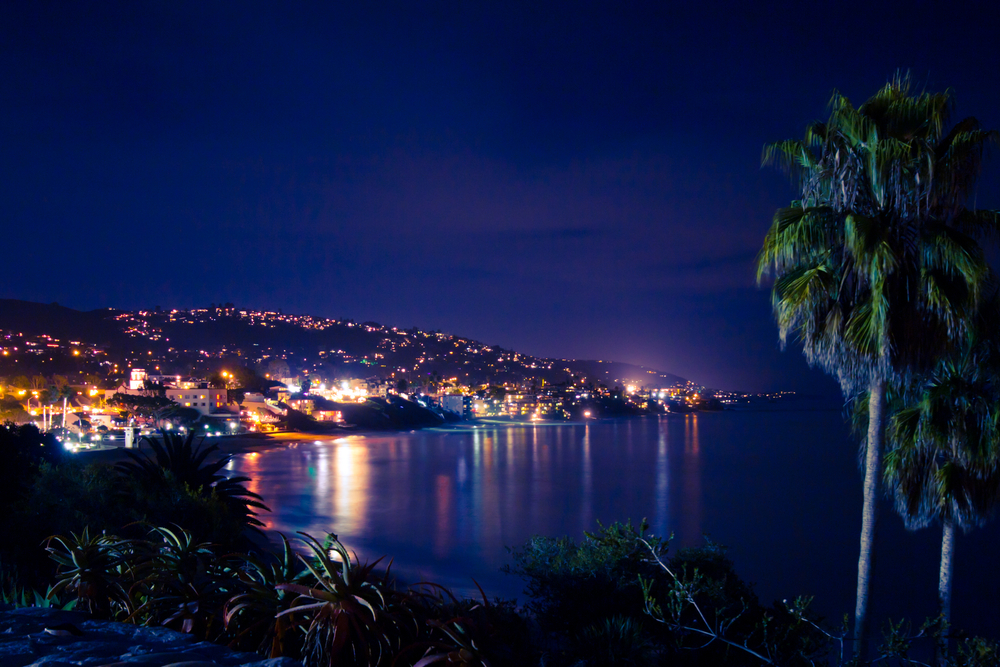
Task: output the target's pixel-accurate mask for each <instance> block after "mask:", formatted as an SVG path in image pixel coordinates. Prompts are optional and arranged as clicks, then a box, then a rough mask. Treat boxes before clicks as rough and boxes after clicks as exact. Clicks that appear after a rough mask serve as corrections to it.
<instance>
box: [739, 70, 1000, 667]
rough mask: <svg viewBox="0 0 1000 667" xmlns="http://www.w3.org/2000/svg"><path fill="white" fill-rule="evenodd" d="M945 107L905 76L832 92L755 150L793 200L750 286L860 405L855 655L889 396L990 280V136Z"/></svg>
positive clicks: (996, 222) (959, 324) (939, 348)
mask: <svg viewBox="0 0 1000 667" xmlns="http://www.w3.org/2000/svg"><path fill="white" fill-rule="evenodd" d="M950 107H951V100H950V95H949V94H948V93H939V94H930V93H920V94H911V84H910V81H909V79H908V77H896V78H895V79H893V80H892V81H890V82H889V83H888V84H886V86H885V87H884V88H882V90H880V91H879V92H878V93H876V94H875V95H874V96H873V97H871V98H870V99H869V100H868V101H867V102H865V103H864V104H862V105H861V106H860V107H858V108H855V107H854V106H853V105H852V104H851V103H850V101H849V100H848V99H847V98H846V97H844V96H843V95H840V94H837V93H835V94H834V95H833V99H832V100H831V113H830V118H829V120H828V121H827V122H825V123H823V122H817V123H814V124H812V125H811V126H810V127H809V128H808V130H807V131H806V135H805V138H804V139H802V140H788V141H783V142H779V143H776V144H771V145H769V146H766V147H765V149H764V160H763V161H764V162H765V163H773V162H778V163H779V164H780V165H781V166H783V167H785V168H786V169H788V170H789V171H790V172H791V173H793V174H794V175H795V176H796V177H797V179H798V185H799V188H800V191H801V195H800V199H798V200H796V201H793V202H792V203H791V205H790V206H788V207H785V208H781V209H779V210H778V211H777V212H776V213H775V215H774V220H773V222H772V225H771V228H770V230H769V231H768V233H767V236H766V237H765V239H764V245H763V248H762V249H761V252H760V255H759V256H758V260H757V277H758V281H760V280H762V279H763V278H764V277H765V276H768V275H771V276H773V277H774V279H775V280H774V285H773V288H772V304H773V307H774V313H775V317H776V319H777V323H778V328H779V333H780V338H781V341H782V343H784V342H786V341H787V339H788V337H789V336H790V335H791V336H792V337H793V338H798V339H799V340H800V341H801V343H802V346H803V351H804V353H805V355H806V358H807V360H808V361H809V362H810V363H811V364H813V365H818V366H820V367H822V368H824V369H825V370H826V371H827V372H830V373H832V374H834V375H836V376H837V378H838V379H839V381H840V384H841V388H842V390H843V392H844V394H845V395H846V396H848V397H853V396H856V395H858V394H860V393H862V392H865V391H867V392H868V396H869V410H868V412H869V416H870V418H869V423H868V429H867V436H866V437H865V439H864V449H863V452H864V461H865V464H864V465H865V481H864V504H863V510H862V522H861V523H862V528H861V544H860V555H859V558H858V586H857V605H856V607H855V619H854V621H855V635H856V637H857V639H858V645H857V651H858V653H859V655H862V656H863V655H864V654H865V653H866V652H867V642H866V639H867V610H868V590H869V581H870V571H871V549H872V544H873V542H874V538H875V514H876V512H875V510H876V501H877V495H878V485H879V480H880V478H881V471H882V449H883V447H882V440H883V431H884V418H885V414H884V407H885V399H886V387H887V385H888V384H889V383H890V382H899V381H905V380H906V379H907V378H909V377H911V376H912V375H913V374H914V373H917V372H921V371H923V370H925V369H927V368H929V367H931V366H932V365H933V363H934V361H935V359H937V357H938V356H939V355H941V354H942V353H944V352H945V351H947V350H949V349H951V348H953V347H954V346H955V345H957V343H958V341H960V340H962V339H963V337H964V336H965V335H966V333H967V330H968V323H969V321H970V319H971V318H972V316H973V314H974V313H975V310H976V308H977V305H978V302H979V298H980V292H981V289H982V283H983V281H984V279H985V277H986V274H987V265H986V261H985V259H984V257H983V252H982V250H981V248H980V247H979V245H978V243H977V241H976V238H977V237H978V236H980V235H983V234H986V233H990V232H995V231H996V230H997V228H998V226H1000V216H998V214H997V212H995V211H974V210H970V209H968V208H967V207H966V201H967V199H968V196H969V194H970V191H971V189H972V187H973V186H974V185H975V183H976V180H977V178H978V175H979V173H980V167H981V162H982V157H983V153H984V148H985V146H986V144H987V143H988V142H990V141H993V140H995V139H996V133H994V132H987V131H984V130H981V129H980V127H979V123H978V122H977V121H976V120H975V119H973V118H968V119H965V120H963V121H961V122H959V123H957V124H956V125H955V126H954V127H953V128H952V129H951V130H950V131H949V132H947V133H946V132H945V130H944V128H945V126H946V124H947V122H948V116H949V112H950Z"/></svg>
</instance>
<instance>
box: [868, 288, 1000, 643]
mask: <svg viewBox="0 0 1000 667" xmlns="http://www.w3.org/2000/svg"><path fill="white" fill-rule="evenodd" d="M991 305H993V306H994V307H992V308H990V309H989V311H990V312H989V313H988V317H987V318H982V319H981V320H980V322H981V325H982V326H980V327H979V331H978V332H977V335H976V336H975V337H974V338H973V339H972V340H970V341H969V343H968V344H967V345H966V346H965V347H964V349H963V350H961V352H959V353H958V354H955V355H952V356H950V357H946V358H944V359H942V360H941V361H940V362H939V363H938V365H937V367H936V368H935V369H934V371H933V372H932V373H931V375H930V376H929V377H928V378H927V380H926V381H925V382H923V383H921V385H920V386H918V387H917V388H916V390H915V391H911V392H909V396H908V397H907V398H908V399H909V400H908V401H907V405H906V406H905V407H903V408H902V409H900V410H899V411H898V412H896V413H895V414H894V415H893V416H892V418H891V420H890V423H889V429H888V433H887V435H888V444H889V450H888V452H887V453H886V458H885V472H884V478H885V483H886V486H887V487H888V488H889V489H890V490H891V491H892V493H893V496H894V498H895V500H896V509H897V511H898V512H899V513H900V515H901V516H902V517H903V520H904V521H905V523H906V526H907V528H909V529H911V530H916V529H919V528H925V527H926V526H928V525H930V524H931V523H932V522H934V521H940V522H941V526H942V538H941V565H940V569H939V575H938V599H939V601H940V605H941V616H942V617H943V618H944V620H945V622H946V623H950V622H951V587H952V575H953V570H954V565H953V562H954V561H953V556H954V549H955V529H956V528H962V529H963V530H968V529H970V528H972V527H975V526H981V525H982V524H983V523H985V521H986V520H987V519H988V518H989V516H990V514H991V513H992V511H993V509H994V508H995V506H996V504H997V502H998V500H1000V338H998V329H997V317H996V315H997V310H996V308H995V304H991ZM989 320H991V321H989ZM942 644H943V645H942V647H941V648H945V649H946V648H947V646H946V642H942ZM944 654H945V651H941V657H942V659H943V656H944Z"/></svg>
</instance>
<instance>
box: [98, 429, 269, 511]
mask: <svg viewBox="0 0 1000 667" xmlns="http://www.w3.org/2000/svg"><path fill="white" fill-rule="evenodd" d="M195 437H196V433H195V432H194V431H191V432H189V433H188V435H187V436H186V437H185V436H182V435H181V434H179V433H173V432H171V431H165V430H161V431H160V439H161V440H162V442H161V441H160V440H158V439H157V438H152V437H149V436H143V437H142V438H141V439H140V441H139V442H140V444H141V443H146V444H147V445H149V447H150V449H152V450H153V453H154V456H152V457H150V456H149V455H148V454H146V453H145V452H141V451H134V450H129V449H127V450H125V453H126V454H127V455H128V456H129V458H131V459H132V460H131V461H124V462H121V463H119V464H117V466H116V469H117V470H119V471H120V472H121V473H123V474H127V475H131V476H133V477H135V478H136V479H137V480H139V481H140V482H141V483H144V484H149V485H162V484H164V482H165V480H166V477H167V475H168V474H169V475H170V476H172V477H173V478H174V479H176V480H177V481H179V482H182V483H184V484H187V485H188V486H189V487H191V488H192V489H194V490H195V491H197V492H199V493H202V494H205V495H210V494H215V495H216V497H218V498H219V499H221V500H222V501H223V502H224V503H225V504H226V505H227V506H229V507H230V508H231V509H233V510H234V511H235V512H237V513H238V514H241V515H242V516H244V517H245V522H246V525H248V526H251V527H253V528H255V529H259V528H260V527H262V526H263V525H264V524H263V523H262V522H261V521H260V520H259V519H257V514H256V512H254V509H259V510H264V511H265V512H269V511H270V508H268V507H267V505H265V504H264V502H263V498H261V497H260V496H259V495H257V494H256V493H254V492H252V491H250V490H249V489H247V488H246V487H245V486H244V483H245V482H249V481H250V478H249V477H243V476H236V477H227V476H226V475H224V474H222V473H221V472H220V471H221V470H222V469H223V468H225V467H226V466H227V465H229V462H230V461H232V456H223V457H221V458H220V459H218V460H217V461H215V462H212V463H206V460H207V459H208V457H209V456H210V455H211V454H213V453H215V452H216V451H218V449H219V447H218V445H211V446H209V447H203V446H202V443H203V441H204V437H202V438H201V439H200V440H199V441H198V443H197V444H195V442H194V440H195Z"/></svg>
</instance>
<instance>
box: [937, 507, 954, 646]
mask: <svg viewBox="0 0 1000 667" xmlns="http://www.w3.org/2000/svg"><path fill="white" fill-rule="evenodd" d="M941 532H942V535H941V570H940V574H939V575H938V601H939V602H940V603H941V618H942V619H943V620H944V628H943V630H944V636H942V637H941V639H940V641H939V642H938V664H943V663H944V662H945V661H946V660H947V655H948V634H949V633H950V632H951V627H950V626H951V574H952V572H953V571H954V567H955V565H954V562H953V561H952V555H953V554H954V553H955V522H954V521H952V520H951V519H945V520H944V527H943V530H942V531H941Z"/></svg>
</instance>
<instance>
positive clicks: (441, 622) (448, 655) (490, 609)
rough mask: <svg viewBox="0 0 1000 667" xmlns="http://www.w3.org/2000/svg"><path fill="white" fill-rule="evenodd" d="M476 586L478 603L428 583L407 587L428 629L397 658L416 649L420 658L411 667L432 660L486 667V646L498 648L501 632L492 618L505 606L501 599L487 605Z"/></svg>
mask: <svg viewBox="0 0 1000 667" xmlns="http://www.w3.org/2000/svg"><path fill="white" fill-rule="evenodd" d="M473 583H475V580H473ZM476 587H477V588H479V593H480V595H481V596H482V602H479V601H477V600H471V599H469V600H459V599H458V598H457V597H455V595H454V594H453V593H452V592H451V591H449V590H448V589H447V588H445V587H444V586H441V585H440V584H435V583H432V582H421V583H419V584H416V585H415V586H414V587H413V588H411V591H410V594H411V596H412V597H414V598H416V601H417V605H416V606H417V607H418V608H419V609H420V610H421V611H423V612H424V614H425V618H424V619H423V625H424V627H425V628H426V629H427V630H428V632H427V633H426V634H425V635H424V636H422V637H420V638H419V640H418V641H416V642H413V643H412V644H410V645H409V646H407V647H406V648H405V649H404V650H403V651H402V652H401V654H400V657H402V656H403V655H412V654H413V653H415V652H419V654H420V657H419V659H418V660H417V661H416V662H415V663H414V667H417V666H419V667H425V666H426V665H432V664H435V663H444V664H446V665H463V666H464V667H479V666H483V667H489V665H490V661H489V660H488V659H487V658H486V653H487V650H486V649H488V648H492V649H494V650H497V649H498V647H497V646H496V641H495V640H497V639H498V638H499V637H498V635H500V634H502V633H501V632H500V631H499V628H498V627H497V624H496V623H495V621H496V619H497V617H498V616H501V615H503V614H504V613H505V612H507V611H508V607H507V603H504V602H499V603H498V604H496V605H494V604H491V603H490V602H489V600H487V598H486V593H485V592H484V591H483V589H482V587H481V586H479V584H478V583H476ZM507 629H508V630H510V628H507ZM501 639H504V640H509V639H513V638H511V637H504V638H501Z"/></svg>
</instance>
